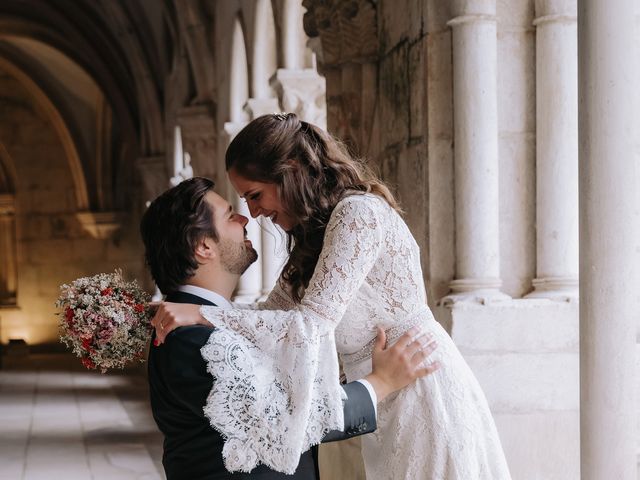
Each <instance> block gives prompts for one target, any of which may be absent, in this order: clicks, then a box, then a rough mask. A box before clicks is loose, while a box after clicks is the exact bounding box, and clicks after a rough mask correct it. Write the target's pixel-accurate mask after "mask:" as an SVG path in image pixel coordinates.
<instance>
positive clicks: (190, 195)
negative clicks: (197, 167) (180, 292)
mask: <svg viewBox="0 0 640 480" xmlns="http://www.w3.org/2000/svg"><path fill="white" fill-rule="evenodd" d="M214 185H215V184H214V183H213V181H212V180H210V179H208V178H204V177H194V178H190V179H189V180H185V181H183V182H181V183H180V184H178V185H176V186H175V187H173V188H170V189H169V190H167V191H166V192H164V193H163V194H162V195H160V196H159V197H158V198H156V199H155V200H154V201H153V202H151V204H150V205H149V208H147V211H146V212H144V215H143V216H142V220H141V222H140V233H141V234H142V241H143V242H144V249H145V253H144V255H145V261H146V264H147V266H148V267H149V270H150V272H151V276H152V277H153V280H154V281H155V282H156V284H157V285H158V287H159V288H160V291H161V292H162V293H163V294H165V295H168V294H170V293H173V292H175V291H176V290H177V289H178V287H179V286H180V285H184V284H185V282H186V281H187V280H188V279H189V278H191V277H192V276H193V275H194V273H195V271H196V270H197V268H198V260H197V259H196V256H195V249H196V246H197V244H198V242H199V241H201V240H202V239H203V238H205V237H211V238H213V239H214V240H215V241H218V232H217V231H216V228H215V224H214V221H213V212H212V210H211V208H210V207H209V204H208V203H207V202H206V201H205V199H204V197H205V195H206V193H207V192H208V191H210V190H213V187H214Z"/></svg>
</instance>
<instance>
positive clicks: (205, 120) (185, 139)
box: [177, 105, 218, 178]
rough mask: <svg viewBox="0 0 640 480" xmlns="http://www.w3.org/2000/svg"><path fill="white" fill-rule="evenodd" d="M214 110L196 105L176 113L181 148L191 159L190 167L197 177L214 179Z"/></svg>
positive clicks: (215, 141)
mask: <svg viewBox="0 0 640 480" xmlns="http://www.w3.org/2000/svg"><path fill="white" fill-rule="evenodd" d="M214 112H215V110H214V109H213V107H212V105H197V106H192V107H186V108H183V109H181V110H179V111H178V118H177V122H178V125H180V128H181V130H182V147H183V149H184V151H185V152H187V153H189V155H190V157H191V167H192V168H193V172H194V173H195V174H196V175H198V176H203V177H209V178H214V177H215V163H214V162H215V158H216V152H217V145H218V139H217V137H216V127H215V118H214V116H215V113H214Z"/></svg>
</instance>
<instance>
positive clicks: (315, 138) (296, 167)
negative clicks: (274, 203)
mask: <svg viewBox="0 0 640 480" xmlns="http://www.w3.org/2000/svg"><path fill="white" fill-rule="evenodd" d="M225 162H226V169H227V171H229V170H230V169H234V170H235V172H236V173H238V174H239V175H241V176H242V177H244V178H246V179H247V180H251V181H257V182H262V183H273V184H275V185H276V188H277V191H278V196H279V199H280V202H281V204H282V207H283V208H284V209H285V210H286V212H287V214H288V215H289V216H291V218H293V219H294V220H295V221H296V225H295V226H294V227H293V228H292V229H291V230H290V231H288V232H287V249H288V251H289V259H288V261H287V263H286V264H285V266H284V269H283V279H284V280H285V281H287V282H288V283H289V284H290V285H291V287H292V288H291V292H292V295H293V297H294V300H295V301H296V302H298V303H299V302H300V301H301V299H302V297H303V295H304V291H305V289H306V288H307V286H308V285H309V281H310V280H311V276H312V275H313V271H314V269H315V267H316V263H317V262H318V257H319V256H320V251H321V250H322V242H323V238H324V232H325V229H326V227H327V222H328V221H329V217H330V216H331V212H333V209H334V208H335V206H336V205H337V204H338V202H340V200H342V199H343V198H344V197H345V196H347V195H351V194H353V193H356V192H361V193H373V194H375V195H379V196H380V197H382V198H384V199H385V200H386V201H387V202H388V203H389V204H390V205H391V206H392V207H393V208H395V209H396V210H399V206H398V204H397V202H396V200H395V199H394V197H393V195H392V194H391V192H390V190H389V188H388V187H387V186H386V185H385V184H384V183H383V182H382V181H381V180H379V179H378V178H377V177H376V176H375V175H374V174H373V172H372V171H371V170H370V168H369V167H368V166H367V165H366V164H365V163H364V162H363V161H362V160H360V159H356V158H353V157H352V156H351V155H350V154H349V152H348V151H347V149H346V147H345V146H344V145H343V144H342V143H341V142H340V141H338V140H336V139H335V138H333V137H332V136H331V135H329V134H328V133H326V132H325V131H323V130H322V129H320V128H318V127H316V126H314V125H312V124H310V123H307V122H304V121H301V120H299V119H298V117H297V116H296V115H295V114H293V113H287V114H271V115H264V116H261V117H258V118H256V119H255V120H253V121H252V122H251V123H249V124H248V125H247V126H246V127H244V128H243V129H242V130H241V131H240V133H238V135H236V137H235V138H234V139H233V141H232V142H231V144H230V145H229V148H228V149H227V153H226V156H225Z"/></svg>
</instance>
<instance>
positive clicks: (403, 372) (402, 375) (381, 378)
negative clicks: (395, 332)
mask: <svg viewBox="0 0 640 480" xmlns="http://www.w3.org/2000/svg"><path fill="white" fill-rule="evenodd" d="M386 343H387V336H386V333H385V331H384V330H383V329H382V328H380V327H378V336H377V337H376V344H375V347H374V349H373V357H372V363H373V371H372V372H371V374H370V375H367V376H366V377H365V380H367V381H368V382H369V383H370V384H371V385H372V386H373V388H374V390H375V391H376V396H377V397H378V402H380V401H382V400H383V399H384V398H385V397H386V396H387V395H389V394H391V393H393V392H395V391H397V390H400V389H401V388H404V387H406V386H407V385H409V384H411V383H413V382H414V381H416V380H417V379H418V378H420V377H424V376H426V375H429V374H431V373H433V372H435V371H436V370H438V368H440V364H439V363H438V362H428V361H427V359H428V357H429V355H431V353H433V351H434V350H435V349H436V348H437V347H438V344H437V342H436V341H435V340H434V339H433V335H432V334H431V333H429V334H426V333H424V332H423V331H422V330H421V328H420V327H419V326H417V327H413V328H412V329H410V330H409V331H408V332H406V333H405V334H404V335H402V336H401V337H400V338H399V339H398V341H397V342H396V343H394V344H393V346H391V347H388V348H385V346H386Z"/></svg>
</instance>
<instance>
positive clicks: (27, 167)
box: [0, 72, 144, 344]
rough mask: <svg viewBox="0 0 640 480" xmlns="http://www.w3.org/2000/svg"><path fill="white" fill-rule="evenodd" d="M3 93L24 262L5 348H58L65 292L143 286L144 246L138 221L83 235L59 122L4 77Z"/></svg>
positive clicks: (2, 319) (3, 321)
mask: <svg viewBox="0 0 640 480" xmlns="http://www.w3.org/2000/svg"><path fill="white" fill-rule="evenodd" d="M0 92H2V94H0V143H2V145H3V146H4V147H5V149H6V152H7V153H8V156H9V161H11V162H12V163H13V164H12V165H10V166H9V169H10V170H12V171H15V176H16V178H15V190H16V192H15V193H16V206H15V209H16V230H17V232H16V233H17V257H18V258H17V265H18V269H17V270H18V297H17V307H15V308H3V309H0V333H1V337H0V341H2V342H3V343H6V342H7V341H8V340H9V339H10V338H23V339H24V340H26V341H27V343H29V344H40V343H48V342H57V317H56V316H55V308H54V302H55V300H56V298H57V296H58V286H59V285H60V284H62V283H65V282H69V281H71V280H73V279H75V278H77V277H80V276H85V275H92V274H95V273H99V272H109V271H112V270H113V269H114V268H122V269H123V270H124V272H125V273H126V275H127V276H128V277H130V278H135V277H137V278H140V279H143V278H144V276H143V275H144V273H143V272H144V265H143V262H142V252H141V242H140V241H139V235H138V229H137V225H136V224H135V223H136V222H135V220H132V219H130V220H129V222H128V223H125V224H124V225H123V228H122V229H121V230H120V232H119V233H117V234H116V236H115V237H114V238H111V239H95V238H93V237H92V236H91V235H90V234H89V233H88V232H86V231H85V230H84V229H83V227H82V225H81V224H80V223H79V221H78V219H77V217H76V213H77V204H76V197H75V192H74V184H73V179H72V176H71V171H70V168H69V165H68V159H67V157H66V154H65V151H64V149H63V147H62V144H61V141H60V138H59V137H58V135H57V133H56V130H55V128H54V125H53V124H52V120H51V119H50V118H49V117H48V116H47V114H46V113H45V112H44V111H43V109H41V108H40V106H39V105H38V104H37V103H36V102H35V101H34V99H33V98H32V97H31V96H30V95H29V93H28V92H27V91H26V90H25V89H24V88H23V87H22V85H20V83H18V82H17V81H16V80H15V79H14V78H12V77H10V76H8V75H6V74H5V73H4V72H0ZM3 160H4V161H7V159H3Z"/></svg>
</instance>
